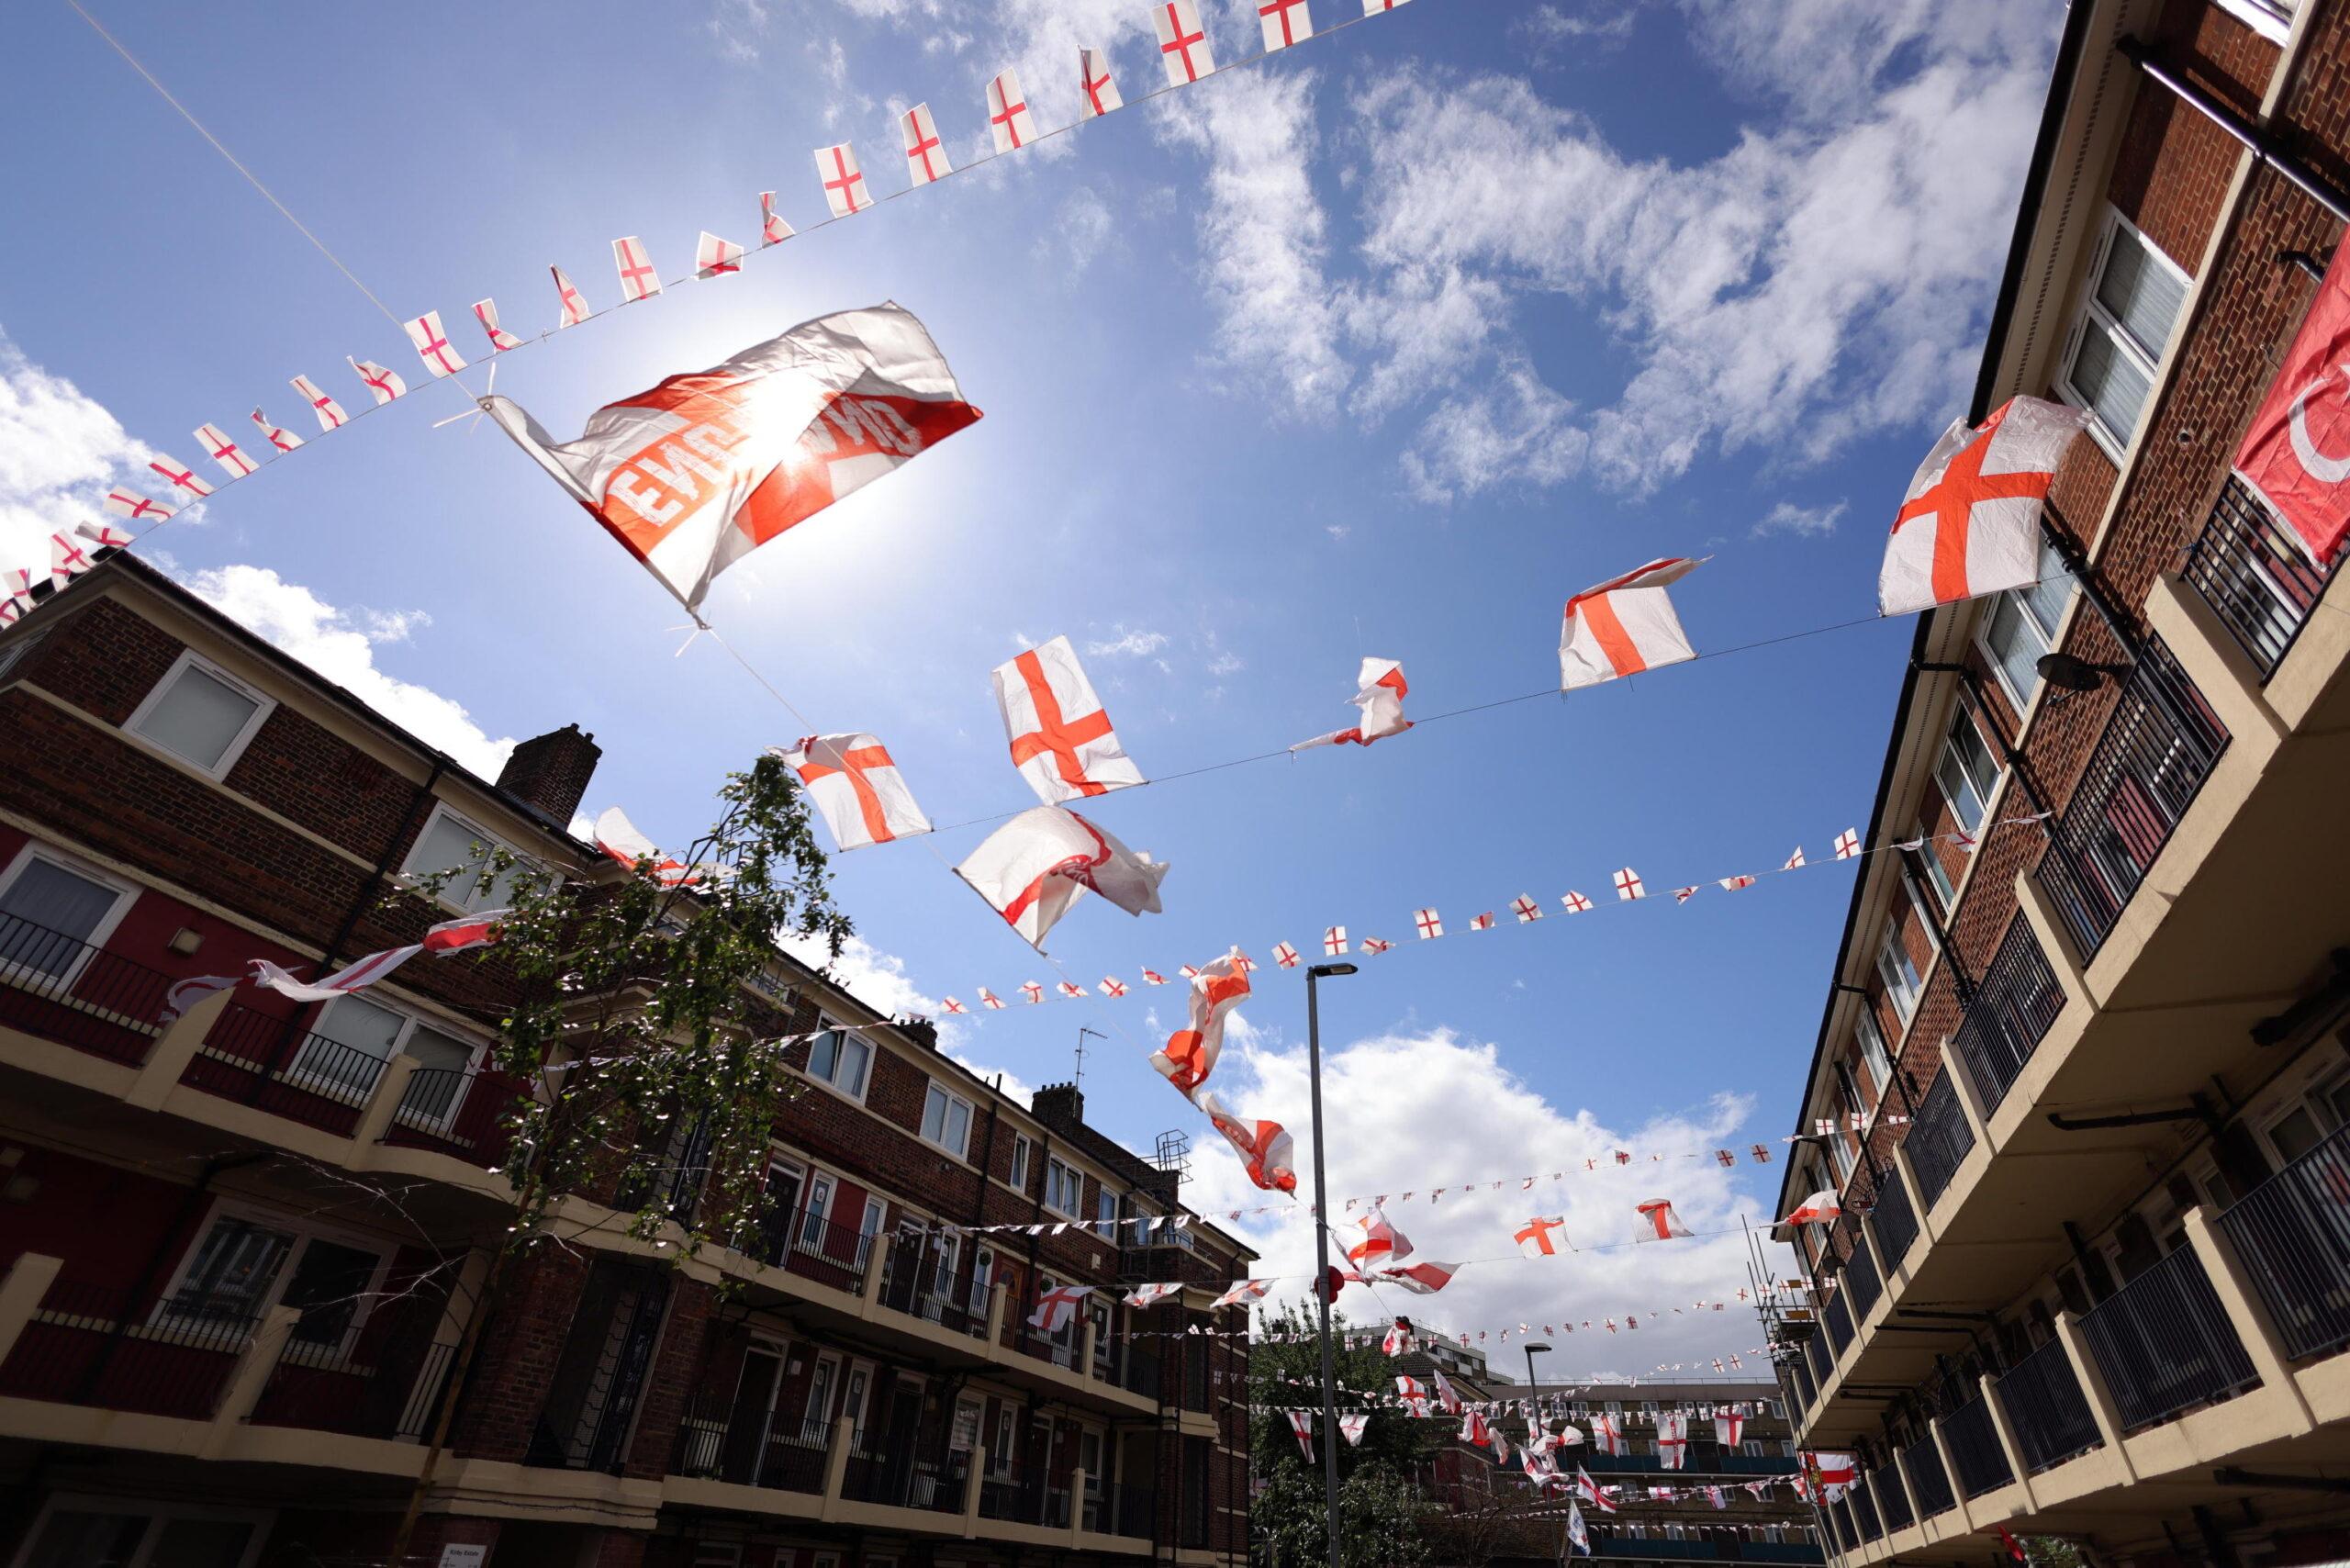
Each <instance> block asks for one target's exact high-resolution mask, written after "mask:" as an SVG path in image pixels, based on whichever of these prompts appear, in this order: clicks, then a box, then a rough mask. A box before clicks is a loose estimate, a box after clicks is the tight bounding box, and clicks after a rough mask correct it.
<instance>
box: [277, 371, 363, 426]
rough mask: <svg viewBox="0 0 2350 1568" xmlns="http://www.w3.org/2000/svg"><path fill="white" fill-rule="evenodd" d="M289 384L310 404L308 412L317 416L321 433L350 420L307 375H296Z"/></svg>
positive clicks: (336, 403) (332, 399) (338, 405)
mask: <svg viewBox="0 0 2350 1568" xmlns="http://www.w3.org/2000/svg"><path fill="white" fill-rule="evenodd" d="M290 385H291V386H293V388H294V390H295V391H297V392H299V393H300V394H301V395H302V401H304V402H305V403H308V405H310V412H311V413H313V414H316V415H317V416H318V419H319V432H320V433H321V434H323V433H324V432H326V431H331V430H341V428H342V427H343V426H344V425H346V424H349V423H350V422H351V421H350V420H349V418H348V417H347V416H346V415H345V414H344V413H343V411H342V405H341V404H340V403H338V402H336V401H335V400H334V398H332V397H330V395H328V394H327V393H325V392H322V391H320V390H319V384H318V383H317V382H315V381H313V380H311V379H310V378H309V377H308V376H307V375H297V376H296V377H295V378H294V379H293V381H292V382H291V383H290Z"/></svg>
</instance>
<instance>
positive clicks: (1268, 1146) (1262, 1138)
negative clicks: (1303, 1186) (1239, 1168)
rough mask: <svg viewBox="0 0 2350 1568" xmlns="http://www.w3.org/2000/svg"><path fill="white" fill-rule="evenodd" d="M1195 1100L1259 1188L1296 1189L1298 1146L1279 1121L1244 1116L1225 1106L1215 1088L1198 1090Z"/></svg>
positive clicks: (1278, 1190) (1252, 1181) (1275, 1190)
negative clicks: (1252, 1118) (1296, 1150)
mask: <svg viewBox="0 0 2350 1568" xmlns="http://www.w3.org/2000/svg"><path fill="white" fill-rule="evenodd" d="M1192 1104H1194V1105H1197V1106H1198V1107H1199V1108H1200V1109H1201V1111H1202V1112H1203V1113H1205V1114H1206V1116H1207V1118H1208V1120H1209V1121H1210V1122H1211V1123H1213V1124H1214V1126H1215V1130H1216V1131H1218V1132H1220V1133H1222V1134H1223V1135H1224V1137H1225V1141H1226V1142H1227V1143H1229V1144H1231V1145H1232V1147H1233V1148H1235V1149H1237V1150H1238V1151H1239V1154H1240V1159H1241V1161H1242V1165H1243V1168H1244V1169H1245V1170H1247V1171H1248V1180H1249V1182H1251V1183H1253V1184H1254V1185H1255V1186H1257V1187H1258V1188H1259V1190H1261V1191H1264V1192H1268V1193H1272V1192H1281V1193H1294V1192H1296V1191H1297V1155H1296V1152H1295V1149H1296V1145H1295V1143H1294V1142H1293V1140H1292V1138H1291V1137H1290V1136H1289V1132H1288V1130H1287V1129H1286V1128H1284V1127H1283V1126H1281V1124H1280V1123H1279V1122H1265V1121H1256V1120H1249V1119H1244V1118H1242V1117H1239V1116H1236V1115H1234V1114H1232V1113H1231V1112H1230V1111H1228V1110H1226V1109H1225V1104H1224V1102H1223V1101H1221V1100H1219V1099H1217V1098H1216V1096H1215V1092H1214V1090H1212V1089H1195V1090H1193V1091H1192Z"/></svg>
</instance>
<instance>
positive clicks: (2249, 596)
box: [2179, 474, 2341, 680]
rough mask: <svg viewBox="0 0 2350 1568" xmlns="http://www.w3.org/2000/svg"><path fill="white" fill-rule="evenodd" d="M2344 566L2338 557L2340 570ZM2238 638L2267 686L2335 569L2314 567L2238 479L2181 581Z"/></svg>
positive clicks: (2228, 487) (2191, 548)
mask: <svg viewBox="0 0 2350 1568" xmlns="http://www.w3.org/2000/svg"><path fill="white" fill-rule="evenodd" d="M2340 565H2341V562H2340V560H2339V559H2338V558H2337V559H2336V561H2335V562H2334V566H2340ZM2179 575H2180V576H2181V577H2184V578H2185V579H2186V581H2187V583H2188V586H2189V587H2191V588H2194V589H2195V591H2196V592H2197V593H2198V594H2199V595H2200V596H2201V597H2202V599H2203V602H2204V603H2206V604H2208V605H2210V607H2211V612H2212V613H2213V614H2214V615H2217V616H2218V617H2219V618H2220V620H2221V622H2224V623H2225V624H2226V626H2227V628H2228V630H2229V631H2230V632H2231V633H2234V635H2235V639H2236V642H2237V643H2238V644H2240V645H2242V647H2243V648H2244V652H2245V654H2247V655H2250V656H2251V659H2252V662H2253V663H2254V664H2255V665H2256V666H2259V668H2260V677H2261V678H2262V679H2263V680H2266V679H2267V678H2269V677H2270V676H2272V675H2274V674H2276V673H2277V666H2278V665H2280V664H2282V663H2283V662H2284V660H2285V655H2286V653H2287V651H2288V650H2289V649H2290V648H2291V647H2292V645H2293V639H2294V638H2295V637H2296V636H2298V635H2300V630H2301V627H2302V626H2303V625H2304V624H2306V623H2307V622H2308V621H2309V618H2310V612H2311V610H2312V609H2314V608H2315V607H2316V604H2317V601H2318V599H2319V597H2320V596H2321V595H2322V594H2323V593H2324V592H2325V585H2326V582H2327V579H2328V578H2330V577H2332V576H2333V570H2332V568H2328V569H2325V570H2320V569H2319V568H2318V567H2317V566H2314V565H2312V564H2311V561H2310V558H2309V554H2308V552H2306V551H2304V550H2303V549H2302V548H2301V546H2300V542H2299V540H2298V539H2297V538H2296V537H2295V536H2294V534H2293V532H2292V531H2291V530H2289V529H2288V528H2287V527H2286V526H2285V525H2284V524H2283V523H2282V522H2281V521H2278V520H2277V515H2276V514H2275V513H2274V512H2272V511H2270V510H2268V506H2267V504H2266V502H2264V501H2263V500H2262V499H2261V498H2260V497H2259V496H2258V495H2256V494H2255V492H2254V491H2253V489H2252V487H2250V486H2249V485H2246V484H2245V483H2244V481H2243V480H2242V479H2240V478H2238V477H2236V476H2234V475H2233V474H2231V475H2229V476H2228V477H2227V481H2226V483H2224V484H2222V485H2221V487H2220V498H2219V500H2218V501H2217V502H2216V503H2215V504H2214V505H2213V506H2212V508H2211V516H2210V520H2209V521H2206V522H2205V523H2204V525H2203V532H2201V533H2199V534H2198V535H2197V536H2196V540H2195V543H2192V544H2190V545H2188V550H2187V565H2186V566H2185V568H2184V569H2183V570H2182V571H2181V572H2180V574H2179Z"/></svg>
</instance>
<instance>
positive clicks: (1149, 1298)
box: [1125, 1280, 1183, 1307]
mask: <svg viewBox="0 0 2350 1568" xmlns="http://www.w3.org/2000/svg"><path fill="white" fill-rule="evenodd" d="M1182 1292H1183V1284H1182V1282H1181V1281H1180V1280H1177V1281H1174V1282H1169V1283H1166V1284H1152V1285H1136V1287H1135V1288H1134V1289H1133V1290H1132V1291H1130V1292H1128V1293H1127V1294H1126V1296H1125V1304H1126V1305H1128V1306H1133V1307H1144V1306H1157V1305H1158V1304H1159V1303H1160V1302H1162V1301H1165V1300H1166V1299H1167V1298H1168V1297H1169V1296H1172V1295H1181V1294H1182Z"/></svg>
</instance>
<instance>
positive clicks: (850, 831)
mask: <svg viewBox="0 0 2350 1568" xmlns="http://www.w3.org/2000/svg"><path fill="white" fill-rule="evenodd" d="M768 751H769V754H770V755H772V756H778V757H780V758H782V759H783V764H784V766H785V767H789V768H790V769H791V771H792V772H793V773H794V774H796V775H797V776H798V777H799V779H800V783H801V784H802V785H804V786H806V787H807V790H808V796H809V799H810V800H811V801H814V802H815V806H816V811H817V813H818V814H819V815H821V816H822V818H823V819H824V825H825V826H826V827H828V828H830V829H832V833H833V842H834V844H836V845H838V846H840V847H841V848H842V849H844V850H847V849H862V848H863V847H865V846H867V845H869V844H888V843H890V841H891V840H893V839H899V838H913V837H916V836H918V835H920V834H925V833H928V832H929V831H930V819H929V818H928V817H926V816H924V815H923V813H922V808H921V807H920V806H917V805H916V804H914V797H913V791H912V790H909V789H907V788H906V781H905V779H904V778H903V777H902V776H901V775H900V773H899V772H898V765H897V764H896V763H895V762H894V761H892V760H890V753H889V750H888V748H887V747H885V746H883V745H882V744H881V743H880V742H879V741H878V740H875V739H874V738H873V737H872V736H871V735H865V734H856V735H805V736H802V737H801V738H800V744H799V745H796V746H793V747H792V748H791V749H790V750H789V751H785V750H782V749H781V748H779V747H772V746H771V747H769V748H768Z"/></svg>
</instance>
